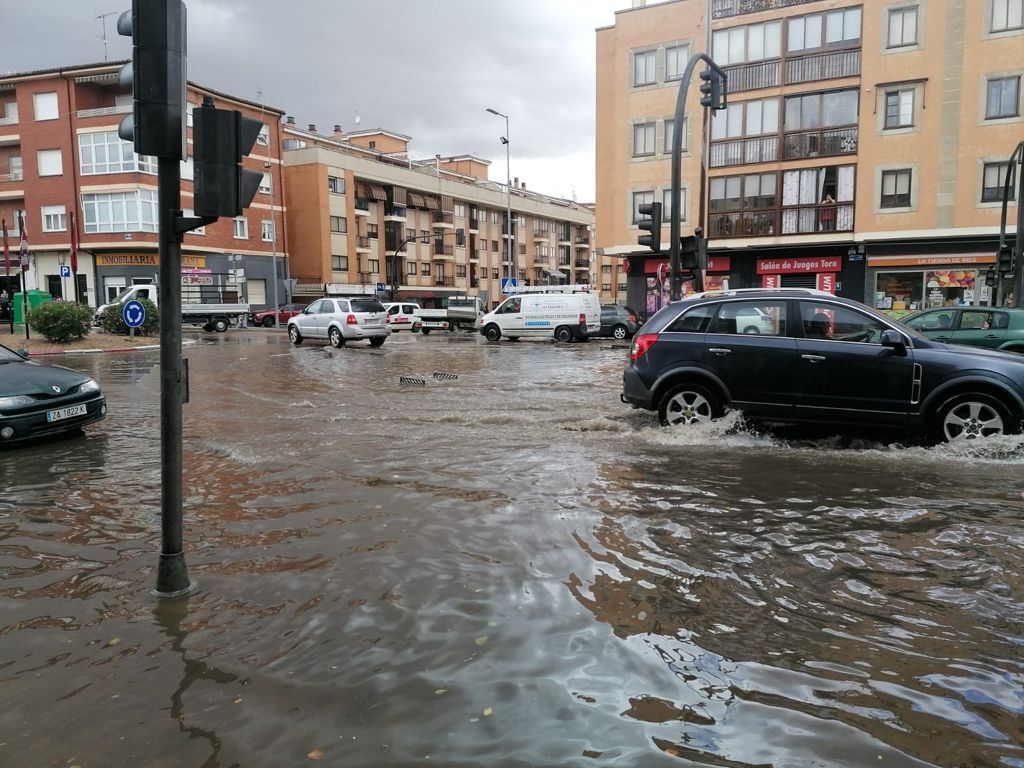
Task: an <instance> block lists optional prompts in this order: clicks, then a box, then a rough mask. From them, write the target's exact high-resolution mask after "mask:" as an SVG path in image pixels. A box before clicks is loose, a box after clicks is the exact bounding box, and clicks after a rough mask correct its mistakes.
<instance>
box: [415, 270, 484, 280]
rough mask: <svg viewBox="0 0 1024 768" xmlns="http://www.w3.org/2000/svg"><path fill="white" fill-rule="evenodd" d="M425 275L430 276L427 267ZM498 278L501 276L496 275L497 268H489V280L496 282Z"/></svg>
mask: <svg viewBox="0 0 1024 768" xmlns="http://www.w3.org/2000/svg"><path fill="white" fill-rule="evenodd" d="M426 274H428V275H429V274H430V268H429V267H428V268H427V271H426ZM500 276H501V275H500V274H499V273H498V268H497V267H493V268H491V279H492V280H497V279H498V278H499V277H500Z"/></svg>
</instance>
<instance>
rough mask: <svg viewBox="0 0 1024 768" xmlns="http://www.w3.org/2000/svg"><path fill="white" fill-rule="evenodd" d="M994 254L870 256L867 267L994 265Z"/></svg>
mask: <svg viewBox="0 0 1024 768" xmlns="http://www.w3.org/2000/svg"><path fill="white" fill-rule="evenodd" d="M995 261H996V257H995V255H994V254H992V255H986V254H981V253H978V254H972V255H969V256H871V257H869V258H868V266H869V267H934V266H939V265H945V264H994V263H995Z"/></svg>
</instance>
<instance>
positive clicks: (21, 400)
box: [0, 395, 35, 411]
mask: <svg viewBox="0 0 1024 768" xmlns="http://www.w3.org/2000/svg"><path fill="white" fill-rule="evenodd" d="M34 402H35V400H33V399H32V398H31V397H29V396H28V395H11V396H10V397H0V411H2V410H4V409H6V408H16V407H17V406H19V405H32V404H33V403H34Z"/></svg>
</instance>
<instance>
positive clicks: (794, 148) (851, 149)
mask: <svg viewBox="0 0 1024 768" xmlns="http://www.w3.org/2000/svg"><path fill="white" fill-rule="evenodd" d="M856 153H857V126H856V125H853V126H847V127H845V128H820V129H818V130H813V131H800V132H799V133H787V134H786V135H785V137H783V140H782V158H783V159H784V160H803V159H805V158H808V157H829V156H832V155H853V154H856Z"/></svg>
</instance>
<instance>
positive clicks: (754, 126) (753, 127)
mask: <svg viewBox="0 0 1024 768" xmlns="http://www.w3.org/2000/svg"><path fill="white" fill-rule="evenodd" d="M854 122H856V121H854ZM787 130H788V126H787ZM778 131H779V100H778V99H774V98H773V99H757V100H755V101H743V102H739V103H737V104H729V105H728V106H727V107H726V108H725V109H722V110H719V111H717V112H715V113H714V117H713V119H712V121H711V138H712V139H713V140H718V139H727V138H736V137H739V136H757V135H760V134H765V133H778Z"/></svg>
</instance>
